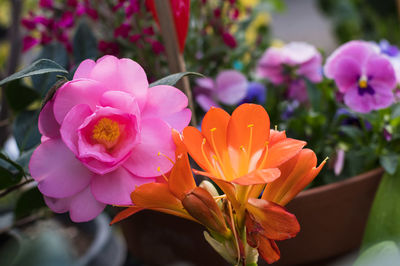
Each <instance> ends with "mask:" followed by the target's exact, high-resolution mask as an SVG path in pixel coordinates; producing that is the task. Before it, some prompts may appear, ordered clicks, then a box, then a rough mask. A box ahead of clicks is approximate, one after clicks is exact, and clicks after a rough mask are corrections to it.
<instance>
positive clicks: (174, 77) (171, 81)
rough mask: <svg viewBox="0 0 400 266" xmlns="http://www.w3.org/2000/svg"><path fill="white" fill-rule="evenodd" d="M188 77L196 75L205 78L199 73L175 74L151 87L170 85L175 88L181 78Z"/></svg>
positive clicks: (154, 83) (152, 84)
mask: <svg viewBox="0 0 400 266" xmlns="http://www.w3.org/2000/svg"><path fill="white" fill-rule="evenodd" d="M188 75H194V76H199V77H204V76H203V75H202V74H200V73H197V72H181V73H175V74H172V75H169V76H166V77H164V78H162V79H159V80H157V81H155V82H153V83H151V84H150V87H154V86H158V85H169V86H174V85H175V84H176V83H177V82H178V81H179V80H180V79H181V78H183V77H184V76H188Z"/></svg>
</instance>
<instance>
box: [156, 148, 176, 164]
mask: <svg viewBox="0 0 400 266" xmlns="http://www.w3.org/2000/svg"><path fill="white" fill-rule="evenodd" d="M157 155H158V156H163V157H165V158H167V159H168V161H170V162H171V163H172V164H175V162H174V161H173V160H172V159H171V158H169V157H168V156H167V155H165V154H164V153H162V152H160V151H159V152H158V153H157Z"/></svg>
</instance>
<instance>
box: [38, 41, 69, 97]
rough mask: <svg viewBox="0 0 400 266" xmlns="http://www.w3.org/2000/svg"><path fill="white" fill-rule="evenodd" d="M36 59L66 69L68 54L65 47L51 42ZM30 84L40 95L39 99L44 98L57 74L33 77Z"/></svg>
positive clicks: (54, 81) (55, 80)
mask: <svg viewBox="0 0 400 266" xmlns="http://www.w3.org/2000/svg"><path fill="white" fill-rule="evenodd" d="M38 58H46V59H50V60H52V61H54V62H56V63H57V64H59V65H60V66H62V67H63V68H68V65H69V64H68V62H69V59H68V53H67V51H66V49H65V47H64V46H63V45H62V44H61V43H59V42H53V43H51V44H48V45H46V46H44V47H43V48H42V51H41V52H40V54H39V56H38ZM66 73H68V72H66ZM32 82H33V87H34V89H35V90H36V91H37V92H38V93H39V94H40V96H41V97H44V96H45V95H46V93H47V92H48V91H49V89H50V88H51V87H52V86H53V85H54V83H56V82H57V74H56V73H46V74H44V75H40V76H33V77H32Z"/></svg>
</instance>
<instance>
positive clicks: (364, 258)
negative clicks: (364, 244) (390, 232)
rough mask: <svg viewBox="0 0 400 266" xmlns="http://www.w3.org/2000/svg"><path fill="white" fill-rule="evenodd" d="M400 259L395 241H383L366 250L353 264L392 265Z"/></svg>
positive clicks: (357, 265)
mask: <svg viewBox="0 0 400 266" xmlns="http://www.w3.org/2000/svg"><path fill="white" fill-rule="evenodd" d="M399 261H400V252H399V249H398V247H397V245H396V243H395V242H393V241H383V242H380V243H378V244H375V245H373V246H372V247H370V248H368V249H367V250H365V251H364V252H363V253H362V254H361V255H360V257H359V258H358V259H357V261H356V262H355V263H354V264H353V266H375V265H381V266H385V265H387V266H389V265H390V266H391V265H396V263H398V262H399Z"/></svg>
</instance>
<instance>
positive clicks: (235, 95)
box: [215, 70, 248, 105]
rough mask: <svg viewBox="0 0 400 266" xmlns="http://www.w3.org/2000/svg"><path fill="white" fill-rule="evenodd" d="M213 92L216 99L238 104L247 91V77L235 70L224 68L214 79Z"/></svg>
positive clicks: (229, 103) (225, 102)
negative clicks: (214, 87) (214, 86)
mask: <svg viewBox="0 0 400 266" xmlns="http://www.w3.org/2000/svg"><path fill="white" fill-rule="evenodd" d="M215 84H216V89H215V94H216V96H217V98H218V100H219V101H220V102H222V103H224V104H227V105H234V104H238V103H239V102H240V101H241V100H243V98H244V97H245V96H246V93H247V85H248V82H247V79H246V77H245V76H244V75H243V74H242V73H240V72H238V71H236V70H225V71H222V72H221V73H219V74H218V76H217V78H216V79H215Z"/></svg>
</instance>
